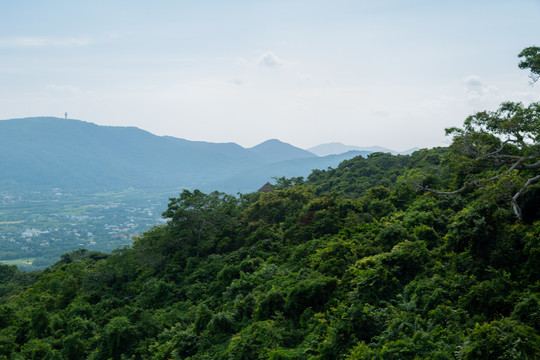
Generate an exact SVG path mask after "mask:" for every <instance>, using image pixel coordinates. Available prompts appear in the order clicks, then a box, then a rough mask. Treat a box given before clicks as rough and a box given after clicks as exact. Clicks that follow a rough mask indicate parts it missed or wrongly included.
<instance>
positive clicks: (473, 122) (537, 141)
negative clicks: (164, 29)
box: [420, 102, 540, 220]
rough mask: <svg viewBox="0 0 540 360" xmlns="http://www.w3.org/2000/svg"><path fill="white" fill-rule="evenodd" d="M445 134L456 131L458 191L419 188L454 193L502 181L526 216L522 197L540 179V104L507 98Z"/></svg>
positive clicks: (453, 150)
mask: <svg viewBox="0 0 540 360" xmlns="http://www.w3.org/2000/svg"><path fill="white" fill-rule="evenodd" d="M446 133H447V135H448V134H453V135H454V139H453V142H452V145H451V146H450V150H451V152H450V164H451V167H453V168H454V170H455V171H456V174H457V177H458V181H460V182H462V185H461V187H460V188H458V189H457V190H453V191H437V190H433V189H430V188H428V187H426V186H423V185H420V188H421V189H423V190H425V191H430V192H433V193H436V194H444V195H454V194H458V193H461V192H464V191H465V190H467V189H470V188H474V187H484V186H486V185H488V184H491V183H493V182H498V183H499V185H500V187H501V188H502V191H504V192H505V193H506V194H505V195H504V196H505V197H506V198H507V199H508V200H509V201H510V202H511V204H512V209H513V212H514V214H515V215H516V217H517V218H518V219H519V220H522V219H523V214H522V211H521V207H520V205H519V202H518V200H519V199H520V197H521V195H522V194H523V192H524V191H525V189H526V188H528V187H530V186H531V185H533V184H535V183H536V182H538V181H540V103H532V104H530V105H529V106H527V107H525V106H524V105H523V104H522V103H513V102H504V103H503V104H501V106H500V107H499V109H498V110H497V111H493V112H490V111H483V112H479V113H476V114H475V115H472V116H469V117H468V118H467V119H466V120H465V122H464V126H463V128H462V129H459V128H450V129H446ZM499 191H501V189H499Z"/></svg>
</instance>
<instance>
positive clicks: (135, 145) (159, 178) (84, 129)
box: [0, 117, 372, 193]
mask: <svg viewBox="0 0 540 360" xmlns="http://www.w3.org/2000/svg"><path fill="white" fill-rule="evenodd" d="M370 152H372V151H348V152H346V153H341V154H340V155H330V156H318V155H317V154H314V153H313V152H310V151H306V150H303V149H300V148H297V147H295V146H292V145H290V144H286V143H283V142H281V141H279V140H275V139H273V140H268V141H265V142H263V143H261V144H259V145H257V146H254V147H252V148H244V147H242V146H240V145H238V144H235V143H210V142H202V141H189V140H185V139H180V138H174V137H170V136H156V135H153V134H151V133H149V132H147V131H144V130H141V129H138V128H135V127H112V126H99V125H96V124H93V123H89V122H84V121H80V120H70V119H61V118H53V117H36V118H23V119H11V120H2V121H0V169H1V171H0V189H2V188H4V189H19V190H20V189H26V190H28V189H33V188H36V189H37V188H51V187H58V188H62V189H67V190H79V191H82V190H86V191H89V192H92V191H102V190H121V189H123V188H124V189H125V188H128V187H134V188H151V189H157V188H160V189H165V188H171V189H173V188H174V189H178V188H198V189H201V190H204V191H212V190H219V191H226V192H233V193H234V192H251V191H255V190H257V189H258V188H259V187H260V186H262V185H263V184H264V183H265V182H266V181H271V179H272V177H282V176H285V177H292V176H307V175H309V173H310V172H311V171H312V170H313V169H326V168H328V167H336V166H337V165H338V164H339V163H340V162H341V161H343V160H345V159H348V158H352V157H354V156H357V155H364V156H366V155H367V154H369V153H370Z"/></svg>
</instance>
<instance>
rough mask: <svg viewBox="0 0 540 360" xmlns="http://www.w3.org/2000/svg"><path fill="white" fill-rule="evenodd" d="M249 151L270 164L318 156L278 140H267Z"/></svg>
mask: <svg viewBox="0 0 540 360" xmlns="http://www.w3.org/2000/svg"><path fill="white" fill-rule="evenodd" d="M249 150H250V151H251V152H252V153H254V154H257V155H258V156H260V157H261V158H263V159H265V160H266V161H267V162H269V163H274V162H279V161H286V160H293V159H303V158H312V157H317V155H315V154H313V153H311V152H309V151H307V150H303V149H300V148H297V147H295V146H293V145H291V144H287V143H284V142H281V141H279V140H277V139H271V140H266V141H265V142H263V143H260V144H259V145H257V146H254V147H252V148H249Z"/></svg>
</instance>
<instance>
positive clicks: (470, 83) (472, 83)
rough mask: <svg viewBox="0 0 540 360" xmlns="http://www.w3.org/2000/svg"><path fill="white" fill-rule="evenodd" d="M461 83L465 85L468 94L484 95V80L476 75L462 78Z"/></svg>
mask: <svg viewBox="0 0 540 360" xmlns="http://www.w3.org/2000/svg"><path fill="white" fill-rule="evenodd" d="M461 83H462V84H463V86H464V87H465V90H466V91H467V93H468V94H476V95H483V94H484V88H483V84H482V80H480V77H478V76H476V75H471V76H468V77H466V78H465V79H462V80H461Z"/></svg>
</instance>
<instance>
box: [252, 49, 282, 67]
mask: <svg viewBox="0 0 540 360" xmlns="http://www.w3.org/2000/svg"><path fill="white" fill-rule="evenodd" d="M257 64H258V65H259V66H266V67H269V68H272V69H279V68H280V67H282V66H283V65H285V62H284V61H283V60H281V59H280V58H278V57H277V56H276V54H274V53H273V52H271V51H267V52H265V53H264V54H262V55H261V57H260V58H259V59H258V60H257Z"/></svg>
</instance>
